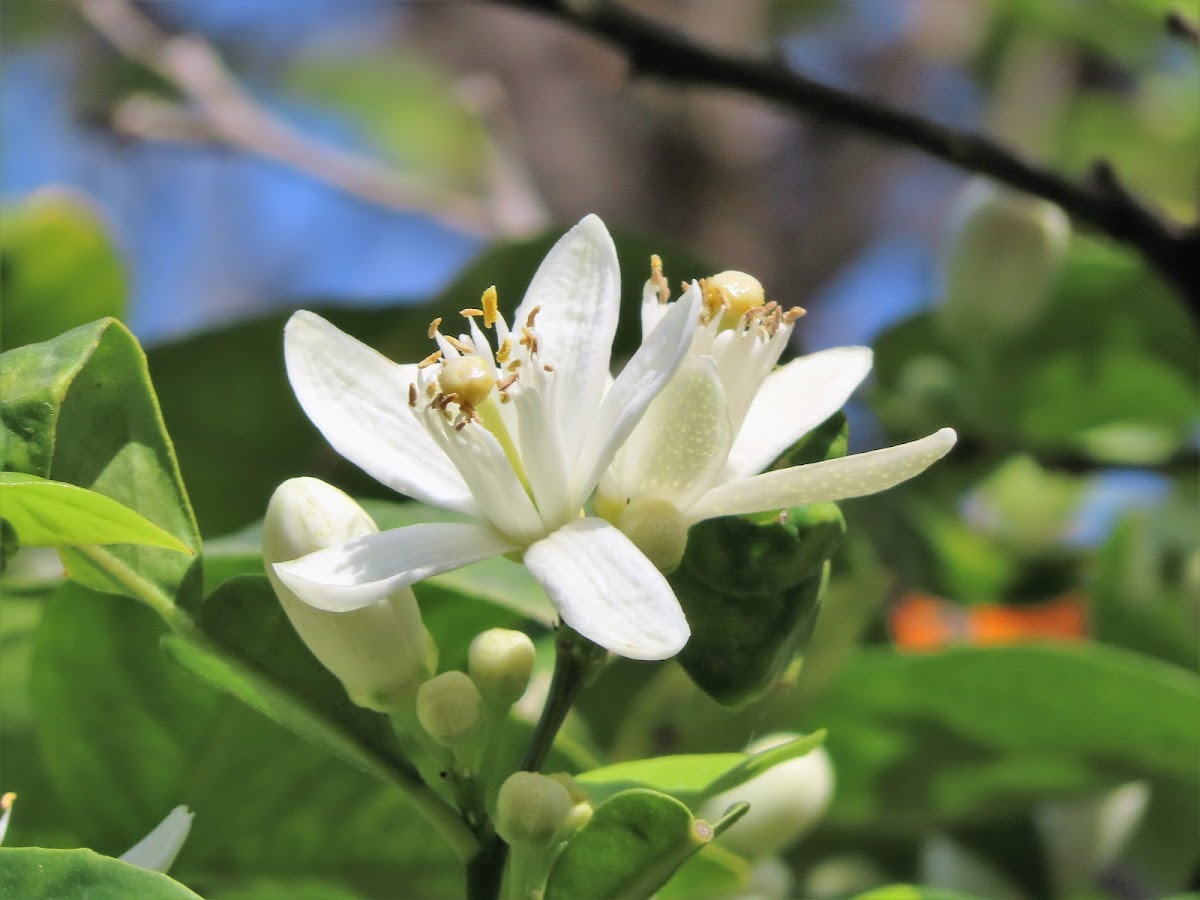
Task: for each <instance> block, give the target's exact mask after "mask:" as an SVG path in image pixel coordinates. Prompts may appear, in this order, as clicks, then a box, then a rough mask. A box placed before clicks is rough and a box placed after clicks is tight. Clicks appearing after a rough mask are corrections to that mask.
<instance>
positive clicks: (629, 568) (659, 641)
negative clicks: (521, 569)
mask: <svg viewBox="0 0 1200 900" xmlns="http://www.w3.org/2000/svg"><path fill="white" fill-rule="evenodd" d="M525 565H526V566H527V567H528V569H529V571H530V572H531V573H532V574H533V577H534V578H536V579H537V580H538V581H539V582H540V583H541V585H542V587H544V588H545V589H546V593H547V594H549V596H550V600H551V601H552V602H553V603H554V606H555V608H556V609H557V610H558V613H559V615H560V616H562V620H563V621H564V622H566V623H567V624H568V625H570V626H571V627H572V628H574V629H575V630H576V631H578V632H579V633H580V634H582V635H583V636H584V637H586V638H588V639H589V640H592V641H595V642H596V643H597V644H599V645H600V646H601V647H605V648H606V649H608V650H611V651H613V652H614V653H618V654H620V655H621V656H626V657H629V658H630V659H668V658H670V657H672V656H674V655H675V654H677V653H678V652H679V651H680V650H682V649H683V645H684V644H686V643H687V640H688V637H689V636H690V635H691V632H690V630H689V629H688V624H687V619H685V618H684V616H683V610H682V609H680V608H679V601H678V600H676V599H675V594H674V592H673V591H672V590H671V586H670V585H669V584H667V580H666V579H665V578H664V577H663V576H662V573H661V572H659V571H658V569H656V568H654V566H653V565H652V564H651V563H650V561H649V560H648V559H646V557H645V556H643V555H642V553H641V551H639V550H638V549H637V548H636V547H634V546H633V544H632V543H631V542H630V540H629V538H627V537H625V535H623V534H621V532H619V531H617V529H616V528H614V527H613V526H612V525H610V524H608V523H607V522H605V521H604V520H603V519H596V518H586V519H577V520H575V521H574V522H572V523H571V524H570V525H566V526H564V527H563V528H560V529H558V531H556V532H554V533H553V534H551V535H550V536H549V537H547V538H544V539H543V540H540V541H538V542H537V543H536V544H534V545H533V546H532V547H530V548H529V549H528V550H527V551H526V552H525Z"/></svg>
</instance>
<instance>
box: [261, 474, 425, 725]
mask: <svg viewBox="0 0 1200 900" xmlns="http://www.w3.org/2000/svg"><path fill="white" fill-rule="evenodd" d="M378 530H379V529H378V527H376V525H375V523H374V522H373V521H372V520H371V517H370V516H369V515H367V513H366V512H365V511H364V510H363V508H362V507H361V506H359V505H358V504H357V503H356V502H354V500H352V499H351V498H350V497H348V496H347V495H346V494H344V493H343V492H342V491H339V490H338V489H337V488H335V487H333V486H332V485H329V484H326V483H325V482H323V481H320V480H319V479H316V478H292V479H290V480H288V481H285V482H284V483H283V484H281V485H280V486H279V487H278V488H276V489H275V493H274V495H273V496H272V497H271V502H270V504H269V505H268V507H267V516H266V519H265V521H264V522H263V543H262V554H263V563H264V564H265V567H266V571H267V577H268V578H269V579H270V581H271V586H272V587H273V588H274V589H275V595H276V596H277V597H278V598H279V602H280V605H282V607H283V611H284V612H285V613H286V614H287V617H288V619H289V620H290V621H291V623H292V627H293V628H295V629H296V633H297V634H299V635H300V639H301V640H303V641H304V643H305V644H306V645H307V646H308V649H309V650H311V651H312V654H313V655H314V656H315V657H316V658H317V659H318V660H319V661H320V662H321V664H322V665H323V666H324V667H325V668H326V669H328V670H329V671H330V672H332V673H333V674H334V675H336V676H337V678H338V680H340V681H341V682H342V684H343V686H344V687H345V688H346V693H347V694H349V695H350V699H352V700H353V701H354V702H355V703H357V704H358V705H359V706H365V707H368V708H370V709H377V710H380V711H384V712H386V711H388V710H391V709H394V708H395V707H396V706H397V705H399V704H401V703H404V702H411V697H412V695H413V692H414V691H415V690H416V689H417V686H418V685H419V684H420V683H421V682H422V681H424V680H425V679H427V678H428V677H429V676H430V675H431V674H433V672H434V671H435V670H436V668H437V647H436V646H435V645H434V643H433V639H432V638H431V637H430V635H429V632H428V631H426V629H425V625H424V623H423V622H422V621H421V610H420V608H419V607H418V606H417V599H416V597H415V596H414V595H413V592H412V589H411V588H408V587H403V588H399V589H397V591H396V592H395V593H394V594H392V595H391V596H390V597H388V598H387V599H385V600H380V601H379V602H378V603H373V604H372V605H370V606H367V607H364V608H362V609H357V610H353V611H350V612H329V611H327V610H323V609H316V608H314V607H312V606H309V605H308V604H307V603H305V602H304V601H302V600H301V599H300V598H299V597H297V596H296V595H295V594H294V593H292V591H291V590H289V589H288V588H287V587H286V586H285V585H284V584H283V582H282V581H280V580H279V577H278V576H277V575H276V574H275V572H274V567H273V563H277V562H286V561H288V560H292V559H296V558H297V557H300V556H305V555H306V554H309V553H314V552H316V551H317V550H323V549H325V548H327V547H336V546H338V545H339V544H344V543H346V542H347V541H351V540H353V539H355V538H359V537H363V536H364V535H368V534H374V533H375V532H377V531H378Z"/></svg>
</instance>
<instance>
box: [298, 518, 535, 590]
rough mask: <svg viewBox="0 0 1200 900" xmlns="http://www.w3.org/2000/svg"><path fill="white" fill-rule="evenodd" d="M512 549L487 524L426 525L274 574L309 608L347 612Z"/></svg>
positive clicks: (371, 538)
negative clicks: (405, 587)
mask: <svg viewBox="0 0 1200 900" xmlns="http://www.w3.org/2000/svg"><path fill="white" fill-rule="evenodd" d="M514 549H516V547H515V546H514V545H513V544H512V542H511V541H508V540H507V539H505V537H504V536H503V535H501V534H500V533H499V532H498V531H496V530H495V529H494V528H489V527H488V526H486V525H471V524H459V523H452V522H428V523H425V524H421V525H409V526H408V527H406V528H394V529H392V530H391V531H382V532H380V533H379V534H368V535H366V536H364V537H360V538H357V539H355V540H353V541H350V542H349V543H347V544H342V545H341V546H339V547H330V548H329V549H327V550H318V551H317V552H316V553H310V554H308V555H307V556H302V557H300V558H299V559H294V560H292V561H291V562H284V563H276V564H275V574H276V575H278V576H279V579H280V581H282V582H283V583H284V584H285V585H287V586H288V587H289V588H290V589H291V591H292V592H293V593H294V594H296V596H298V597H299V598H300V599H301V600H303V601H304V602H305V603H307V604H308V605H309V606H315V607H316V608H317V609H327V610H329V611H330V612H345V611H347V610H352V609H361V608H362V607H364V606H369V605H370V604H372V603H375V602H376V601H378V600H382V599H383V598H385V597H387V596H389V595H391V594H392V593H393V592H394V591H395V590H396V589H397V588H400V587H403V586H404V585H406V584H413V583H415V582H418V581H420V580H421V579H423V578H428V577H430V576H431V575H438V574H440V573H442V572H448V571H450V570H451V569H457V568H459V567H461V566H466V565H469V564H471V563H473V562H478V561H479V560H481V559H487V558H488V557H491V556H498V555H499V554H501V553H507V552H508V551H509V550H514Z"/></svg>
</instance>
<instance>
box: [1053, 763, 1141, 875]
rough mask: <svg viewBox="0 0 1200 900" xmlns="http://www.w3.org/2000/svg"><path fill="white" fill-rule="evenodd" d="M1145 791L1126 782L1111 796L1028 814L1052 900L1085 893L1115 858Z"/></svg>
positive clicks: (1055, 803)
mask: <svg viewBox="0 0 1200 900" xmlns="http://www.w3.org/2000/svg"><path fill="white" fill-rule="evenodd" d="M1149 802H1150V787H1149V785H1147V784H1146V783H1145V782H1144V781H1132V782H1130V783H1129V784H1125V785H1122V786H1121V787H1119V788H1116V789H1114V790H1111V791H1107V792H1105V793H1101V794H1090V795H1086V796H1082V797H1071V798H1065V799H1062V800H1047V801H1046V802H1044V803H1041V804H1039V805H1038V807H1037V808H1036V809H1035V810H1034V814H1033V823H1034V826H1035V827H1036V828H1037V830H1038V833H1039V834H1040V835H1041V837H1042V844H1043V846H1044V848H1045V854H1046V860H1047V863H1048V868H1049V869H1050V875H1051V880H1052V881H1053V883H1054V888H1055V893H1056V896H1060V897H1066V896H1071V895H1074V894H1077V893H1080V892H1085V893H1086V892H1087V891H1088V890H1090V889H1092V888H1093V887H1094V886H1095V882H1096V880H1097V879H1098V878H1099V877H1100V876H1101V875H1103V874H1104V873H1105V871H1107V870H1108V868H1109V867H1110V866H1112V865H1113V863H1115V862H1116V861H1117V860H1118V859H1119V858H1120V856H1121V853H1122V851H1123V850H1124V849H1125V845H1126V844H1128V843H1129V839H1130V838H1131V837H1132V836H1133V833H1134V831H1135V830H1136V829H1137V826H1138V823H1140V822H1141V820H1142V815H1143V814H1144V813H1145V812H1146V806H1147V804H1149Z"/></svg>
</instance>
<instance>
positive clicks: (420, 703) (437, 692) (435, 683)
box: [417, 672, 483, 746]
mask: <svg viewBox="0 0 1200 900" xmlns="http://www.w3.org/2000/svg"><path fill="white" fill-rule="evenodd" d="M482 717H483V698H482V697H480V695H479V688H477V687H475V682H473V681H472V680H471V679H470V678H469V677H468V676H467V675H465V674H463V673H462V672H443V673H442V674H441V675H438V676H436V677H434V678H431V679H429V681H427V682H425V683H424V684H423V685H421V687H420V688H419V689H418V690H417V721H419V722H420V723H421V727H422V728H424V729H425V732H426V733H427V734H428V735H429V736H430V737H431V738H433V739H434V740H435V741H437V742H438V743H439V744H443V745H445V746H454V745H456V744H461V743H462V742H464V741H466V740H468V739H469V738H470V737H472V736H473V735H474V733H475V729H476V728H478V727H479V724H480V722H481V721H482Z"/></svg>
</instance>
